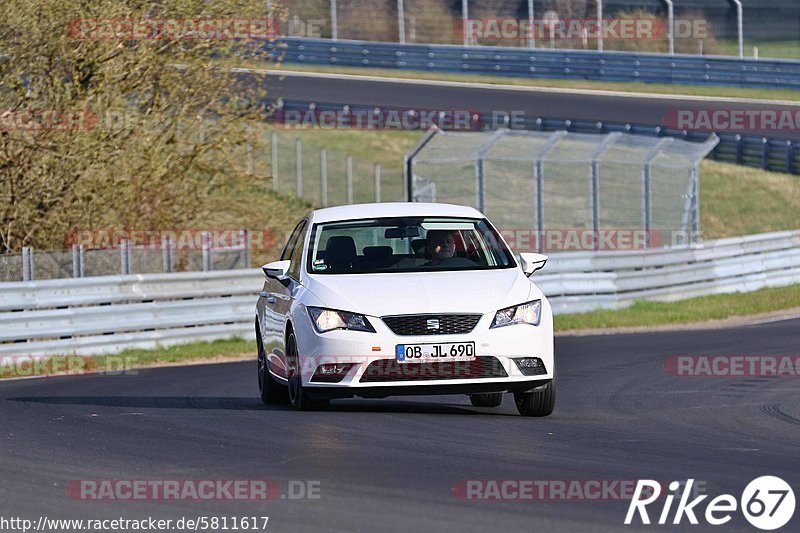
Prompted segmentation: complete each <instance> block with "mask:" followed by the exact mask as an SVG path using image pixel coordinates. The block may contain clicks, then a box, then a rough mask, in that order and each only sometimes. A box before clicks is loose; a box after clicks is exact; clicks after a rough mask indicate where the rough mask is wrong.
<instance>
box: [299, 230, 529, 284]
mask: <svg viewBox="0 0 800 533" xmlns="http://www.w3.org/2000/svg"><path fill="white" fill-rule="evenodd" d="M513 267H516V263H515V262H514V258H513V256H512V254H511V252H510V251H509V250H508V248H507V247H506V245H505V244H504V243H503V241H502V239H501V238H500V237H499V235H498V234H497V232H496V231H495V229H494V228H493V227H492V226H491V225H490V224H489V223H488V222H487V221H486V220H485V219H477V218H476V219H473V218H441V217H413V218H409V217H403V218H376V219H367V220H349V221H341V222H328V223H324V224H315V225H314V228H313V231H312V234H311V246H310V251H309V255H308V268H307V270H308V272H309V273H311V274H370V273H380V272H384V273H385V272H429V271H439V270H493V269H500V268H513Z"/></svg>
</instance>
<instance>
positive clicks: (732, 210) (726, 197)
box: [700, 160, 800, 239]
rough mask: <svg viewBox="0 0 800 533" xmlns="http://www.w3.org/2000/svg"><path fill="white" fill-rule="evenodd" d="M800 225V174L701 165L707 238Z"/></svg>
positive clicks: (703, 224) (702, 222)
mask: <svg viewBox="0 0 800 533" xmlns="http://www.w3.org/2000/svg"><path fill="white" fill-rule="evenodd" d="M787 229H800V176H793V175H791V174H783V173H780V172H768V171H765V170H760V169H754V168H750V167H744V166H740V165H732V164H728V163H718V162H715V161H710V160H706V161H703V162H702V163H701V165H700V230H701V231H702V236H703V238H704V239H718V238H722V237H735V236H740V235H752V234H756V233H764V232H768V231H780V230H787Z"/></svg>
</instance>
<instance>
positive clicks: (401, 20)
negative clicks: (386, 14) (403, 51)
mask: <svg viewBox="0 0 800 533" xmlns="http://www.w3.org/2000/svg"><path fill="white" fill-rule="evenodd" d="M405 11H406V10H405V6H404V5H403V0H397V33H398V34H399V36H400V44H406V13H405Z"/></svg>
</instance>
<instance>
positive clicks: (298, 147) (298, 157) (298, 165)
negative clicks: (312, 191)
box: [294, 139, 303, 198]
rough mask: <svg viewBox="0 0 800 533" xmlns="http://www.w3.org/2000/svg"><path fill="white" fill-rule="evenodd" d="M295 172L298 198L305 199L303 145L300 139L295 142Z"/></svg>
mask: <svg viewBox="0 0 800 533" xmlns="http://www.w3.org/2000/svg"><path fill="white" fill-rule="evenodd" d="M294 170H295V178H296V179H297V197H298V198H302V197H303V144H302V142H301V141H300V139H295V140H294Z"/></svg>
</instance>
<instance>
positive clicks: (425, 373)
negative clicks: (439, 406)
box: [359, 357, 508, 383]
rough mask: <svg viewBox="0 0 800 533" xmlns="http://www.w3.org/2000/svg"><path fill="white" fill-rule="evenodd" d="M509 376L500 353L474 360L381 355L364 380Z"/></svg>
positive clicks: (369, 381)
mask: <svg viewBox="0 0 800 533" xmlns="http://www.w3.org/2000/svg"><path fill="white" fill-rule="evenodd" d="M505 377H508V374H506V371H505V369H504V368H503V365H502V363H500V360H499V359H497V357H476V358H475V359H474V360H472V361H442V362H438V361H437V362H433V363H398V362H397V361H396V360H395V359H379V360H378V361H373V362H372V363H370V364H369V366H368V367H367V369H366V370H365V371H364V374H363V375H362V376H361V379H360V380H359V381H361V383H376V382H381V381H429V380H435V379H480V378H505Z"/></svg>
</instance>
